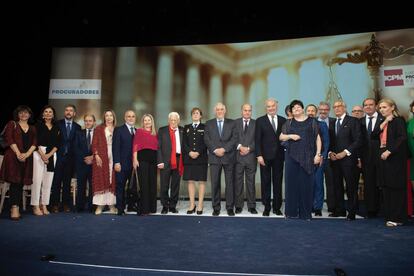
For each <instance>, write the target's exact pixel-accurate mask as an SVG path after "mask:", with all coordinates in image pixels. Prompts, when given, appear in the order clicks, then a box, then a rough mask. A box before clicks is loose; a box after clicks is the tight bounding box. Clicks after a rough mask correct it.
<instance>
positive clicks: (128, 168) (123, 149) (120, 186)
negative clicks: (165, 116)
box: [112, 110, 136, 216]
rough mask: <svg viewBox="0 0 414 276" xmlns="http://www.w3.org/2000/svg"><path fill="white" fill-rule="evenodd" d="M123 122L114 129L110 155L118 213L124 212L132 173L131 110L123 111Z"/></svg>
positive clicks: (132, 120) (133, 125)
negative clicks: (127, 184)
mask: <svg viewBox="0 0 414 276" xmlns="http://www.w3.org/2000/svg"><path fill="white" fill-rule="evenodd" d="M124 120H125V123H124V124H123V125H122V126H119V127H116V128H115V129H114V134H113V140H112V155H113V159H114V170H115V180H116V208H117V209H118V210H117V212H118V215H120V216H121V215H124V214H125V211H124V210H125V187H126V183H127V181H128V180H130V179H131V173H132V142H133V141H134V135H135V131H136V129H135V121H136V115H135V112H134V111H132V110H127V111H125V116H124Z"/></svg>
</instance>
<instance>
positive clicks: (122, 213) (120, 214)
mask: <svg viewBox="0 0 414 276" xmlns="http://www.w3.org/2000/svg"><path fill="white" fill-rule="evenodd" d="M117 215H118V216H124V215H125V212H124V211H122V210H118V213H117Z"/></svg>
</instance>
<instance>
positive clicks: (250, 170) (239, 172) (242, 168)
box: [234, 118, 257, 208]
mask: <svg viewBox="0 0 414 276" xmlns="http://www.w3.org/2000/svg"><path fill="white" fill-rule="evenodd" d="M235 124H236V126H235V129H236V133H237V143H236V147H238V145H241V146H243V147H249V148H250V151H249V154H247V155H244V156H243V155H241V154H240V151H239V150H237V152H236V173H235V183H234V191H235V198H236V208H243V205H244V195H243V188H244V177H245V175H246V196H247V208H256V189H255V180H254V179H255V175H256V169H257V160H256V154H255V140H254V139H255V129H256V121H255V120H253V119H250V121H249V123H248V127H247V129H246V130H244V125H245V122H244V119H243V118H239V119H237V120H235Z"/></svg>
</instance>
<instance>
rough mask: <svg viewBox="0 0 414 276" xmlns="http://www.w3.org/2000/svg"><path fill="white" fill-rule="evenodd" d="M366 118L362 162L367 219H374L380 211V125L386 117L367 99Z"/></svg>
mask: <svg viewBox="0 0 414 276" xmlns="http://www.w3.org/2000/svg"><path fill="white" fill-rule="evenodd" d="M362 105H363V108H364V112H365V114H366V115H365V117H363V118H361V132H362V141H363V143H362V148H361V150H360V153H361V162H362V175H363V176H364V201H365V207H366V209H367V214H366V216H367V218H374V217H376V216H377V213H378V211H379V209H380V190H379V158H378V157H379V156H380V152H379V150H380V139H379V134H380V132H381V129H380V125H381V123H382V122H383V121H384V117H383V116H382V115H381V114H380V113H378V112H377V111H376V107H377V102H376V101H375V99H372V98H367V99H365V100H364V102H363V104H362Z"/></svg>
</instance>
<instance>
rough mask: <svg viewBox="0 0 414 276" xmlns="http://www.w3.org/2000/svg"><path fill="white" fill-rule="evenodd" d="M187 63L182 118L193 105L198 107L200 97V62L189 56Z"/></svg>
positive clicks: (185, 116) (187, 115) (188, 112)
mask: <svg viewBox="0 0 414 276" xmlns="http://www.w3.org/2000/svg"><path fill="white" fill-rule="evenodd" d="M187 64H188V67H187V76H186V88H185V90H186V91H185V114H182V115H183V116H182V117H183V119H185V118H189V117H190V110H191V109H192V108H193V107H200V97H202V93H201V86H200V63H199V62H198V61H196V60H194V59H192V58H189V59H188V62H187ZM187 121H188V120H187Z"/></svg>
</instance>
